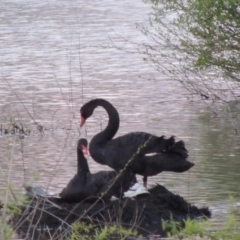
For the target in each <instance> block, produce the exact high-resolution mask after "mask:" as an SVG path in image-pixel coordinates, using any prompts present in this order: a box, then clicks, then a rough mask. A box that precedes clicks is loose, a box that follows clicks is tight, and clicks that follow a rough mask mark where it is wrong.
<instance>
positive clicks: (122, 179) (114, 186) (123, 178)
mask: <svg viewBox="0 0 240 240" xmlns="http://www.w3.org/2000/svg"><path fill="white" fill-rule="evenodd" d="M87 144H88V143H87V140H86V139H84V138H81V139H79V140H78V146H77V161H78V170H77V174H76V175H75V176H74V177H73V179H71V180H70V182H69V183H68V185H67V187H65V188H64V189H63V190H62V192H61V193H60V194H59V195H60V197H61V200H59V201H60V202H62V201H65V202H68V203H75V202H80V201H82V200H84V199H86V198H89V199H91V197H93V198H92V200H94V197H97V196H100V195H101V194H103V193H105V192H106V194H104V196H103V197H104V200H106V199H108V198H110V197H111V196H112V195H116V196H117V197H121V196H120V195H122V194H123V192H124V191H126V190H128V189H129V187H130V186H131V184H132V183H134V182H136V177H135V175H134V174H132V173H131V172H128V171H124V172H123V173H122V174H121V175H120V176H118V177H117V175H118V173H117V172H115V171H99V172H97V173H95V174H91V173H90V170H89V167H88V162H87V159H86V158H85V156H84V152H85V151H86V149H87Z"/></svg>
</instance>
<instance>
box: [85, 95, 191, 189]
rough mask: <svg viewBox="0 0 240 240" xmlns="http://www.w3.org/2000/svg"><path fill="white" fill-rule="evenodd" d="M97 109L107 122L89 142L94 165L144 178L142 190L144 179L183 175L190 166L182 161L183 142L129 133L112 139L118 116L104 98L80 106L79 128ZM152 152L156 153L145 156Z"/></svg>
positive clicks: (117, 125) (185, 156) (172, 138)
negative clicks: (167, 172) (171, 173)
mask: <svg viewBox="0 0 240 240" xmlns="http://www.w3.org/2000/svg"><path fill="white" fill-rule="evenodd" d="M98 106H101V107H103V108H104V109H105V110H106V111H107V113H108V116H109V121H108V125H107V127H106V128H105V129H104V130H103V131H101V132H100V133H98V134H97V135H95V136H94V137H93V139H92V141H91V143H90V148H89V151H90V154H91V156H92V158H93V159H94V160H95V161H96V162H98V163H100V164H105V165H108V166H109V167H111V168H113V169H115V170H119V169H125V168H126V169H128V170H129V171H132V172H133V173H134V174H140V175H142V176H144V178H143V182H144V186H145V187H146V184H147V176H153V175H156V174H158V173H160V172H162V171H173V172H184V171H187V170H188V169H190V168H191V167H192V166H193V165H194V164H193V163H191V162H189V161H187V160H186V158H187V157H188V151H187V149H186V148H185V145H184V142H182V141H180V142H178V143H176V142H175V139H174V137H171V138H169V139H165V137H164V136H161V137H157V136H155V135H152V134H149V133H145V132H132V133H128V134H125V135H123V136H120V137H117V138H115V139H112V138H113V137H114V136H115V134H116V132H117V131H118V128H119V114H118V112H117V110H116V108H115V107H114V106H113V105H112V104H111V103H109V102H108V101H106V100H104V99H94V100H91V101H89V102H87V103H85V104H84V105H83V106H82V107H81V109H80V115H81V123H80V126H83V125H84V123H85V121H86V119H87V118H89V117H90V116H91V115H92V114H93V111H94V109H95V108H97V107H98ZM154 153H157V154H155V155H153V156H147V155H146V154H154ZM160 153H161V154H160ZM126 164H127V165H126Z"/></svg>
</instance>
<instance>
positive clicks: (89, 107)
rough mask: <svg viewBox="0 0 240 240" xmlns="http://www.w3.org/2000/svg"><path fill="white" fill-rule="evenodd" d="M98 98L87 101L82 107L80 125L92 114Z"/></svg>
mask: <svg viewBox="0 0 240 240" xmlns="http://www.w3.org/2000/svg"><path fill="white" fill-rule="evenodd" d="M96 100H97V99H94V100H91V101H89V102H87V103H85V104H84V105H83V106H82V107H81V109H80V116H81V122H80V127H82V126H83V125H84V123H85V121H86V120H87V118H89V117H90V116H91V115H92V114H93V111H94V109H95V108H96V107H97V102H96Z"/></svg>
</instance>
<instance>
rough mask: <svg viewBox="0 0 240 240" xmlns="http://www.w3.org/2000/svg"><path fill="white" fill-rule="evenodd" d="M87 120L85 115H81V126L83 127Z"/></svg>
mask: <svg viewBox="0 0 240 240" xmlns="http://www.w3.org/2000/svg"><path fill="white" fill-rule="evenodd" d="M85 122H86V119H85V118H84V117H82V116H81V122H80V127H82V126H83V125H84V123H85Z"/></svg>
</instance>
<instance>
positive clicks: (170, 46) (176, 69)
mask: <svg viewBox="0 0 240 240" xmlns="http://www.w3.org/2000/svg"><path fill="white" fill-rule="evenodd" d="M148 2H151V3H152V5H153V12H152V14H151V17H150V21H151V25H152V27H153V28H154V30H150V29H147V28H142V27H141V30H142V31H143V33H144V34H145V35H146V36H147V37H148V38H150V39H151V40H152V42H153V44H149V45H146V52H145V54H146V55H147V58H145V60H146V61H148V62H149V63H150V64H152V65H153V66H154V67H155V68H156V70H158V71H160V72H164V73H167V74H169V75H170V76H171V77H174V78H177V79H178V80H179V81H180V82H181V83H182V84H183V85H184V86H185V87H186V88H187V90H189V91H190V92H192V93H193V94H197V95H200V96H201V97H203V98H205V99H213V100H214V101H215V100H219V99H220V100H224V101H225V100H226V95H225V92H226V88H228V89H229V90H230V91H232V90H233V87H232V86H230V85H228V84H229V82H230V81H232V82H237V83H238V82H240V4H239V1H238V0H226V1H220V0H216V1H215V0H187V1H182V0H171V1H168V0H150V1H148ZM163 62H164V64H162V63H163ZM165 63H168V64H165ZM193 73H194V74H193ZM224 80H228V81H226V83H225V84H223V82H224ZM229 80H230V81H229ZM223 85H224V87H223ZM223 88H225V89H224V90H225V91H224V90H223Z"/></svg>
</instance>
